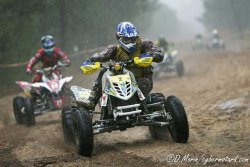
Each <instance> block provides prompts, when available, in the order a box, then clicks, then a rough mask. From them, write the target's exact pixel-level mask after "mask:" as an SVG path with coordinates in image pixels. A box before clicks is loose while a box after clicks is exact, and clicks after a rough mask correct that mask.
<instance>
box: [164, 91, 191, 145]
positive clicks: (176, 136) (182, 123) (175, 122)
mask: <svg viewBox="0 0 250 167" xmlns="http://www.w3.org/2000/svg"><path fill="white" fill-rule="evenodd" d="M166 108H167V111H168V112H169V113H170V115H171V117H172V122H171V124H170V125H169V126H168V127H169V132H170V134H171V136H172V138H173V140H174V141H175V142H177V143H187V141H188V137H189V126H188V121H187V116H186V112H185V109H184V107H183V105H182V103H181V101H180V100H179V99H178V98H177V97H175V96H169V97H168V98H167V100H166Z"/></svg>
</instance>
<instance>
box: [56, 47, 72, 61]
mask: <svg viewBox="0 0 250 167" xmlns="http://www.w3.org/2000/svg"><path fill="white" fill-rule="evenodd" d="M55 52H56V53H57V54H58V55H59V56H60V58H61V60H62V61H63V63H65V64H67V65H70V64H71V61H70V60H69V58H68V56H67V54H66V53H64V52H63V51H62V50H61V49H60V48H55Z"/></svg>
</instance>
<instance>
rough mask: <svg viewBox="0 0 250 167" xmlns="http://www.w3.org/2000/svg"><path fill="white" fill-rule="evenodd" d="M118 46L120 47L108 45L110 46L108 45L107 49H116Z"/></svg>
mask: <svg viewBox="0 0 250 167" xmlns="http://www.w3.org/2000/svg"><path fill="white" fill-rule="evenodd" d="M117 47H118V46H117V45H108V46H107V49H110V50H116V49H117Z"/></svg>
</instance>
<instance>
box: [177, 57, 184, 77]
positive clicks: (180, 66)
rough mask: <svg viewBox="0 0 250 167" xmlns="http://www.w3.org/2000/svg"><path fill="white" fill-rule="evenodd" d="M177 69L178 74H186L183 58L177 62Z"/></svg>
mask: <svg viewBox="0 0 250 167" xmlns="http://www.w3.org/2000/svg"><path fill="white" fill-rule="evenodd" d="M176 71H177V74H178V76H180V77H181V76H183V75H184V72H185V70H184V65H183V62H182V61H181V60H179V61H177V62H176Z"/></svg>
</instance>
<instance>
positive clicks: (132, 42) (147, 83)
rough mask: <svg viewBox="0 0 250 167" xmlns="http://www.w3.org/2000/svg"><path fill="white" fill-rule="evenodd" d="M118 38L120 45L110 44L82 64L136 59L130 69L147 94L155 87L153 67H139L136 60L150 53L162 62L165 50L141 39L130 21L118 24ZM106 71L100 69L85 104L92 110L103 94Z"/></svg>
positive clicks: (154, 59) (143, 91) (145, 94)
mask: <svg viewBox="0 0 250 167" xmlns="http://www.w3.org/2000/svg"><path fill="white" fill-rule="evenodd" d="M116 39H117V41H118V45H110V46H108V47H107V48H106V49H105V50H103V51H102V52H100V53H95V54H94V55H93V56H91V57H90V58H89V59H87V60H85V61H84V63H83V64H82V66H85V65H88V64H93V63H94V62H106V61H109V60H114V61H116V62H119V61H129V60H134V64H133V65H131V66H129V67H128V69H129V70H130V71H131V72H133V74H134V75H135V78H136V81H137V84H138V86H139V88H140V90H141V91H142V93H143V94H144V96H147V95H148V94H149V93H150V91H151V90H152V88H153V80H152V74H153V72H152V67H151V66H150V67H139V66H137V65H136V61H140V57H141V55H143V54H144V53H149V54H150V56H152V58H153V62H161V61H162V60H163V57H164V55H163V52H162V51H161V49H160V48H158V47H156V46H155V45H154V44H153V42H151V41H149V40H141V38H140V37H139V33H138V31H137V28H136V27H135V26H134V25H133V24H132V23H130V22H121V23H120V24H118V26H117V28H116ZM106 71H107V69H106V68H103V69H102V70H101V71H100V73H99V75H98V78H97V79H96V81H95V82H94V85H93V87H92V89H91V95H90V97H89V101H88V102H87V104H85V106H86V107H87V108H88V109H90V110H94V108H95V106H96V104H97V103H98V100H99V99H100V97H101V95H102V76H103V74H104V73H105V72H106Z"/></svg>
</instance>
